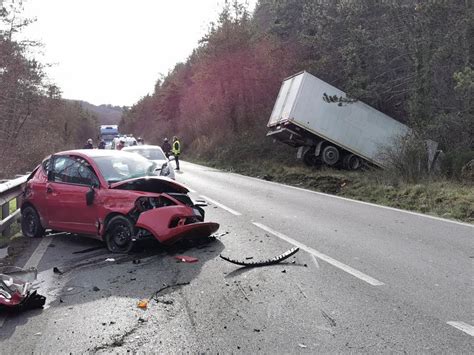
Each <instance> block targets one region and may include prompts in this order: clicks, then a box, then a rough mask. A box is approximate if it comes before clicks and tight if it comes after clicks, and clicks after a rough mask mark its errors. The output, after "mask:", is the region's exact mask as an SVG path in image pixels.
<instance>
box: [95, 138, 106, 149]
mask: <svg viewBox="0 0 474 355" xmlns="http://www.w3.org/2000/svg"><path fill="white" fill-rule="evenodd" d="M97 148H99V149H105V141H104V140H103V139H101V140H100V143H99V145H98V146H97Z"/></svg>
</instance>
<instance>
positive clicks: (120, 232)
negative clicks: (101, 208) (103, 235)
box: [112, 224, 131, 248]
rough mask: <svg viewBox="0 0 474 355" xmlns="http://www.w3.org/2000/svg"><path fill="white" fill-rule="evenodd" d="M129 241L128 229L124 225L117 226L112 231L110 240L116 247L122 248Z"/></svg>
mask: <svg viewBox="0 0 474 355" xmlns="http://www.w3.org/2000/svg"><path fill="white" fill-rule="evenodd" d="M130 239H131V233H130V230H129V228H128V227H127V226H126V225H124V224H119V225H117V226H115V227H114V229H113V230H112V240H113V242H114V244H115V245H116V246H117V247H119V248H120V247H124V246H126V245H127V244H128V242H129V241H130Z"/></svg>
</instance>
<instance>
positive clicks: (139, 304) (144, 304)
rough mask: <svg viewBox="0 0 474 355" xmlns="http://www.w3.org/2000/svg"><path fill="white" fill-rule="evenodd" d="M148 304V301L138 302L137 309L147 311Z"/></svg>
mask: <svg viewBox="0 0 474 355" xmlns="http://www.w3.org/2000/svg"><path fill="white" fill-rule="evenodd" d="M148 302H150V301H149V300H148V299H143V300H140V301H138V304H137V306H138V308H141V309H147V308H148Z"/></svg>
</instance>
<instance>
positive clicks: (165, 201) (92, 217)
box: [21, 149, 219, 253]
mask: <svg viewBox="0 0 474 355" xmlns="http://www.w3.org/2000/svg"><path fill="white" fill-rule="evenodd" d="M159 168H160V167H157V166H155V164H154V163H153V162H151V161H149V160H148V159H145V158H143V157H142V156H140V155H138V154H133V153H127V152H121V151H117V150H102V149H101V150H71V151H66V152H60V153H57V154H54V155H52V156H50V157H48V158H46V159H45V160H44V161H43V162H42V164H40V165H39V166H38V167H37V168H36V169H35V170H34V171H33V172H32V173H31V175H30V176H29V178H28V181H27V184H26V187H25V190H24V192H23V196H22V202H21V216H22V218H21V227H22V232H23V234H24V235H25V236H27V237H41V236H42V235H43V234H44V233H45V230H46V229H50V230H54V231H60V232H69V233H74V234H82V235H88V236H91V237H93V238H97V239H100V240H103V241H105V243H106V245H107V248H108V249H109V250H110V251H111V252H116V253H126V252H128V251H130V250H131V248H132V247H133V243H134V242H135V241H137V240H140V239H145V238H148V237H154V238H155V239H156V240H158V241H159V242H160V243H163V244H172V243H175V242H177V241H179V240H180V239H182V238H195V237H207V236H209V235H211V234H212V233H214V232H215V231H216V230H217V229H218V228H219V225H218V224H217V223H213V222H204V210H203V209H202V204H195V203H194V202H193V201H192V200H191V198H190V197H189V196H188V194H187V193H188V192H189V190H188V189H187V188H186V187H185V186H184V185H182V184H179V183H178V182H176V181H173V180H171V179H168V178H165V177H160V176H156V175H154V174H155V172H156V171H158V170H159Z"/></svg>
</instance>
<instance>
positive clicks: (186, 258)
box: [174, 255, 199, 263]
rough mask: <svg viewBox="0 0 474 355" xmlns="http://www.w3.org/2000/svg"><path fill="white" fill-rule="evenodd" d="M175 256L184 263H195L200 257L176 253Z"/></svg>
mask: <svg viewBox="0 0 474 355" xmlns="http://www.w3.org/2000/svg"><path fill="white" fill-rule="evenodd" d="M174 258H175V259H178V260H179V261H182V262H183V263H195V262H197V261H199V259H198V258H195V257H193V256H187V255H176V256H175V257H174Z"/></svg>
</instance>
